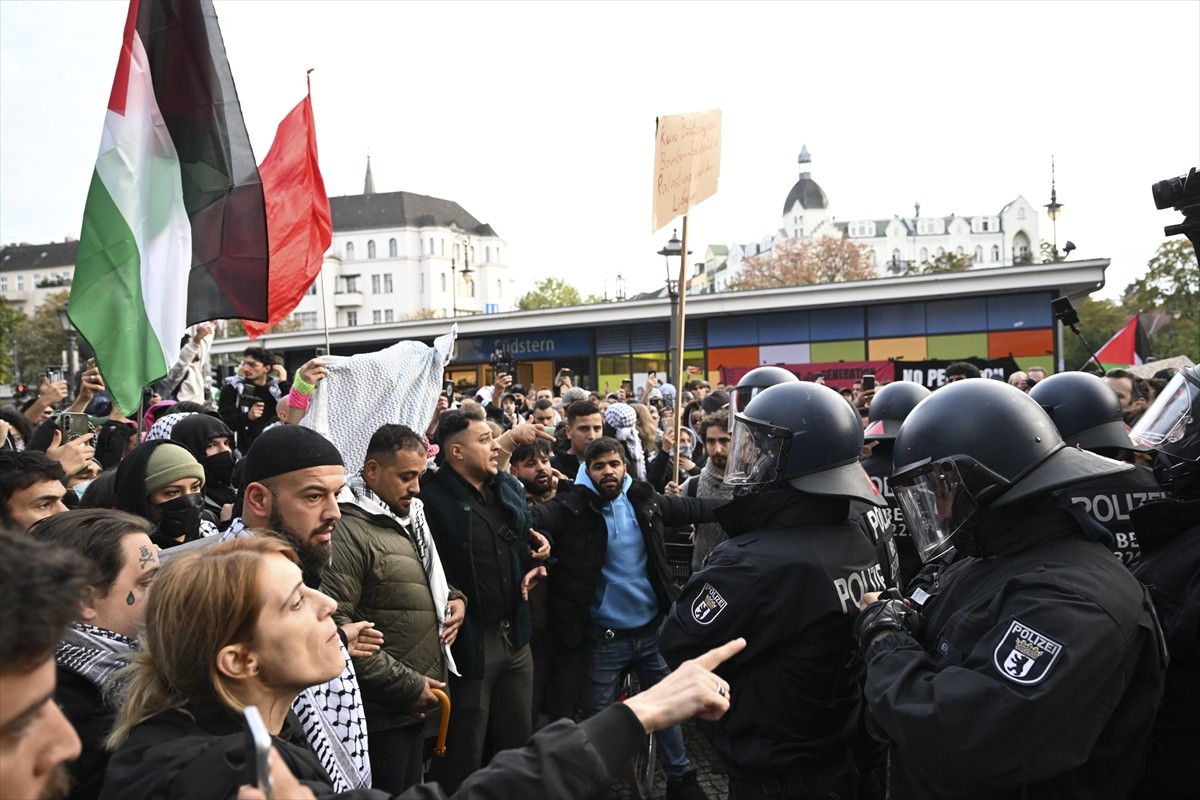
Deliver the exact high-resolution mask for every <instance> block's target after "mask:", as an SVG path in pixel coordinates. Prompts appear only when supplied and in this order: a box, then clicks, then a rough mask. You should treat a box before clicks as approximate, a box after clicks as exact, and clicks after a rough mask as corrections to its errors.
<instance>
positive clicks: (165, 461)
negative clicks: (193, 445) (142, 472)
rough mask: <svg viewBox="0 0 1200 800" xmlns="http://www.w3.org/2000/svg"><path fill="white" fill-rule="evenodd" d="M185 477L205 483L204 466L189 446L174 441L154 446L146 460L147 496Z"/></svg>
mask: <svg viewBox="0 0 1200 800" xmlns="http://www.w3.org/2000/svg"><path fill="white" fill-rule="evenodd" d="M184 478H199V479H200V485H201V486H203V485H204V467H202V466H200V463H199V462H198V461H196V459H195V457H194V456H193V455H192V454H191V453H189V452H188V450H187V448H185V447H183V446H181V445H177V444H174V443H171V444H160V445H159V446H158V447H156V448H154V452H153V453H151V454H150V458H149V459H147V461H146V496H147V497H149V496H150V495H152V494H154V493H155V492H157V491H158V490H159V489H161V488H163V487H164V486H166V485H167V484H168V483H174V482H175V481H178V480H183V479H184Z"/></svg>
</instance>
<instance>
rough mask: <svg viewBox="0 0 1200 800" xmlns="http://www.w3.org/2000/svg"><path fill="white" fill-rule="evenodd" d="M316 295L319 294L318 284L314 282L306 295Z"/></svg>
mask: <svg viewBox="0 0 1200 800" xmlns="http://www.w3.org/2000/svg"><path fill="white" fill-rule="evenodd" d="M316 293H317V282H316V281H313V282H312V284H311V285H310V286H309V287H308V291H306V292H305V294H307V295H315V294H316Z"/></svg>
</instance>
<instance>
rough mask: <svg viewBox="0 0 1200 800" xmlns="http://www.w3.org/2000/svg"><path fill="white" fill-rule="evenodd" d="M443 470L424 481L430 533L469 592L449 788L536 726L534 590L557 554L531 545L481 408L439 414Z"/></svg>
mask: <svg viewBox="0 0 1200 800" xmlns="http://www.w3.org/2000/svg"><path fill="white" fill-rule="evenodd" d="M435 438H436V439H437V441H438V444H439V446H440V447H441V451H440V452H439V453H438V458H439V468H438V470H437V472H435V473H433V475H432V476H430V477H427V478H426V480H425V482H424V483H423V484H422V486H421V493H422V495H423V499H424V507H425V513H426V515H427V516H428V519H429V530H430V532H431V533H432V534H433V538H434V541H436V542H437V546H438V550H439V552H440V553H441V554H442V559H443V561H442V566H443V567H445V570H446V577H447V579H448V580H449V581H450V582H451V583H452V584H453V585H454V586H456V587H457V588H459V589H461V590H462V591H463V593H464V594H465V595H466V597H467V616H466V619H465V620H464V622H463V625H462V628H461V629H460V630H459V634H458V637H457V640H456V641H455V643H454V649H453V656H454V660H455V663H456V665H457V667H458V671H459V674H458V675H451V677H450V696H451V697H452V698H453V702H454V712H453V714H452V716H451V718H450V729H449V732H448V734H447V739H446V758H445V759H443V760H442V763H441V764H440V766H441V767H443V772H442V775H441V777H440V781H439V782H440V783H441V784H442V786H443V788H445V789H446V790H447V791H450V792H453V791H456V790H457V789H458V787H459V785H460V784H461V783H462V782H463V781H464V780H465V779H466V778H467V777H468V776H469V775H470V774H471V773H472V772H474V771H476V770H477V769H479V768H480V767H481V766H483V764H484V744H485V741H486V740H487V739H488V737H489V735H490V740H491V743H492V745H493V747H494V748H495V749H496V750H497V751H499V750H506V749H509V748H513V747H520V746H521V745H522V744H523V743H524V742H525V740H526V739H528V738H529V736H530V734H531V733H532V732H533V731H532V724H531V720H530V716H529V708H530V706H531V704H532V703H533V700H532V697H531V694H532V685H533V658H532V655H531V653H530V651H529V646H528V643H529V637H530V634H531V632H532V631H531V625H530V621H529V603H528V591H529V584H530V582H531V581H535V582H536V578H535V576H540V575H545V567H542V566H534V559H535V558H537V557H541V558H545V557H548V556H549V553H550V548H549V545H548V544H545V540H544V539H543V540H541V543H540V545H541V546H539V551H542V550H544V552H539V553H537V554H534V553H532V552H531V549H530V544H529V541H530V539H529V534H530V525H529V514H528V512H527V511H526V509H525V497H524V493H523V492H522V490H521V484H520V482H519V481H517V480H516V479H515V478H513V476H512V475H509V474H508V473H507V472H500V469H499V457H500V446H499V445H498V444H497V442H496V440H495V439H494V438H493V437H492V431H491V428H489V427H488V424H487V422H485V421H484V417H483V413H482V410H481V409H478V408H476V409H471V410H467V409H461V410H458V411H448V412H446V413H445V414H442V416H441V419H440V420H438V428H437V433H436V434H435Z"/></svg>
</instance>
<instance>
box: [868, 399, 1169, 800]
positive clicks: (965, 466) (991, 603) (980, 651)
mask: <svg viewBox="0 0 1200 800" xmlns="http://www.w3.org/2000/svg"><path fill="white" fill-rule="evenodd" d="M893 461H894V463H895V472H894V473H893V475H892V489H893V491H894V492H895V493H896V496H897V498H898V499H899V501H900V504H901V506H902V507H903V508H904V518H905V521H906V522H907V523H908V525H909V530H910V532H911V533H912V536H913V541H914V543H915V544H916V546H917V548H918V550H919V551H920V552H921V554H922V556H923V557H925V558H927V559H928V558H931V557H937V556H938V555H939V554H940V553H941V552H942V551H944V550H945V549H946V548H948V547H951V546H953V547H954V548H955V549H956V550H957V551H958V553H959V556H960V558H959V560H957V561H956V562H955V563H954V564H952V565H951V566H950V567H948V568H947V569H946V570H945V571H944V572H943V573H942V574H941V576H940V579H939V581H938V583H937V584H936V585H931V586H930V587H929V589H928V590H927V591H922V592H921V593H919V596H918V594H917V593H914V597H913V598H912V599H911V600H910V601H907V602H906V601H904V600H900V599H893V598H888V599H880V597H879V594H878V593H876V592H872V593H869V594H867V595H866V596H865V597H864V598H863V602H862V612H861V614H860V615H859V618H858V619H857V620H856V621H855V633H856V635H857V637H858V642H859V648H860V651H861V653H862V655H863V658H864V660H865V663H866V670H867V677H866V685H865V696H866V699H867V703H868V705H869V708H870V712H871V715H872V717H873V719H874V722H875V724H876V731H877V732H878V733H879V735H880V736H881V737H886V739H887V740H888V741H889V742H890V743H891V753H890V758H889V759H888V762H889V766H890V781H889V784H890V793H891V795H892V796H894V797H912V796H921V797H989V798H1007V797H1013V798H1016V797H1021V798H1041V797H1056V798H1058V797H1088V798H1092V797H1128V796H1129V794H1130V792H1131V791H1132V790H1133V788H1134V787H1136V786H1137V785H1138V783H1139V781H1140V780H1141V774H1142V770H1143V767H1144V764H1145V758H1146V753H1147V750H1148V745H1149V741H1150V733H1151V729H1152V727H1153V723H1154V717H1155V713H1156V711H1157V708H1158V704H1159V698H1160V697H1161V695H1162V691H1163V682H1164V678H1163V672H1164V669H1165V667H1166V662H1165V654H1166V651H1165V645H1164V642H1163V634H1162V631H1161V630H1160V629H1159V627H1158V624H1157V621H1156V619H1155V616H1154V611H1153V608H1152V607H1151V600H1150V595H1149V593H1148V591H1147V590H1146V588H1145V587H1144V586H1142V585H1141V584H1139V583H1138V581H1137V579H1136V578H1134V577H1133V576H1132V575H1131V574H1130V573H1129V571H1128V570H1127V569H1126V568H1125V567H1124V566H1122V565H1121V562H1120V561H1118V560H1117V559H1116V558H1113V555H1112V552H1111V542H1112V538H1111V536H1110V534H1109V533H1108V531H1106V530H1105V529H1104V528H1102V527H1100V526H1099V525H1098V524H1096V523H1095V521H1094V520H1092V519H1091V518H1090V517H1089V516H1088V515H1087V514H1086V512H1085V511H1084V509H1082V508H1081V507H1079V506H1077V505H1075V504H1073V503H1072V504H1067V505H1065V506H1064V505H1063V504H1062V503H1061V502H1060V501H1059V500H1058V499H1057V498H1056V497H1055V496H1054V494H1055V491H1056V490H1058V489H1061V488H1063V487H1067V486H1070V485H1072V484H1074V483H1076V482H1078V481H1083V480H1088V479H1094V478H1098V477H1101V476H1103V475H1111V474H1119V473H1122V472H1127V471H1129V470H1130V469H1132V467H1130V466H1129V465H1127V464H1122V463H1121V462H1118V461H1113V460H1110V459H1107V458H1103V457H1102V456H1098V455H1096V454H1095V453H1090V452H1087V451H1085V450H1078V449H1075V448H1072V447H1068V446H1067V445H1066V444H1065V443H1064V442H1063V440H1062V438H1061V437H1060V436H1059V434H1058V431H1057V430H1055V428H1054V423H1053V422H1052V421H1051V419H1050V417H1049V416H1048V415H1047V414H1046V412H1045V411H1043V410H1042V408H1041V407H1040V406H1039V405H1038V403H1037V401H1036V400H1034V399H1033V398H1031V397H1029V395H1027V394H1025V393H1024V392H1022V391H1020V390H1019V389H1015V388H1013V387H1012V386H1009V385H1008V384H1005V383H1001V382H1000V381H992V380H968V381H959V382H957V383H954V384H951V385H949V386H945V387H942V388H941V389H938V390H937V391H936V392H934V393H933V394H932V395H930V396H929V397H928V398H926V399H925V400H923V401H922V402H921V403H920V404H919V405H918V406H917V407H916V408H914V409H913V410H912V412H911V413H910V414H909V416H908V418H907V419H906V420H905V421H904V424H903V425H902V426H901V428H900V433H899V435H898V436H897V437H896V443H895V447H894V449H893ZM918 607H919V608H920V611H919V612H918V611H917V608H918Z"/></svg>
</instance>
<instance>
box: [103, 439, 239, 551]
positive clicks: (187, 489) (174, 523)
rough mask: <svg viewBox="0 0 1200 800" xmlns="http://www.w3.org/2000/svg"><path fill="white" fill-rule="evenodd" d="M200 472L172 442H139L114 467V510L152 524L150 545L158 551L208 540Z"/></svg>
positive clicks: (210, 526) (189, 456) (211, 526)
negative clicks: (195, 541)
mask: <svg viewBox="0 0 1200 800" xmlns="http://www.w3.org/2000/svg"><path fill="white" fill-rule="evenodd" d="M203 488H204V468H203V467H201V466H200V462H198V461H197V460H196V459H195V457H194V456H192V454H191V453H189V452H188V450H187V448H186V447H184V446H183V445H181V444H178V443H176V442H170V441H163V440H160V441H155V442H143V443H142V444H140V445H138V446H137V447H135V448H133V452H131V453H130V454H129V455H128V456H126V457H125V459H124V460H123V461H122V462H121V466H119V467H117V501H116V507H117V508H119V509H121V510H122V511H128V512H129V513H130V514H137V515H138V516H140V517H145V518H146V519H148V520H150V521H151V522H152V523H154V528H155V529H154V533H152V534H150V539H151V540H152V541H153V542H154V543H155V544H156V545H158V546H159V547H161V548H164V549H165V548H168V547H175V546H176V545H179V544H183V543H184V542H190V541H192V540H193V539H199V538H200V537H201V536H211V535H213V534H214V533H216V532H217V526H216V525H215V524H214V523H213V521H212V520H211V519H204V518H203V513H204V494H203V493H202V491H201V490H202V489H203Z"/></svg>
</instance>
